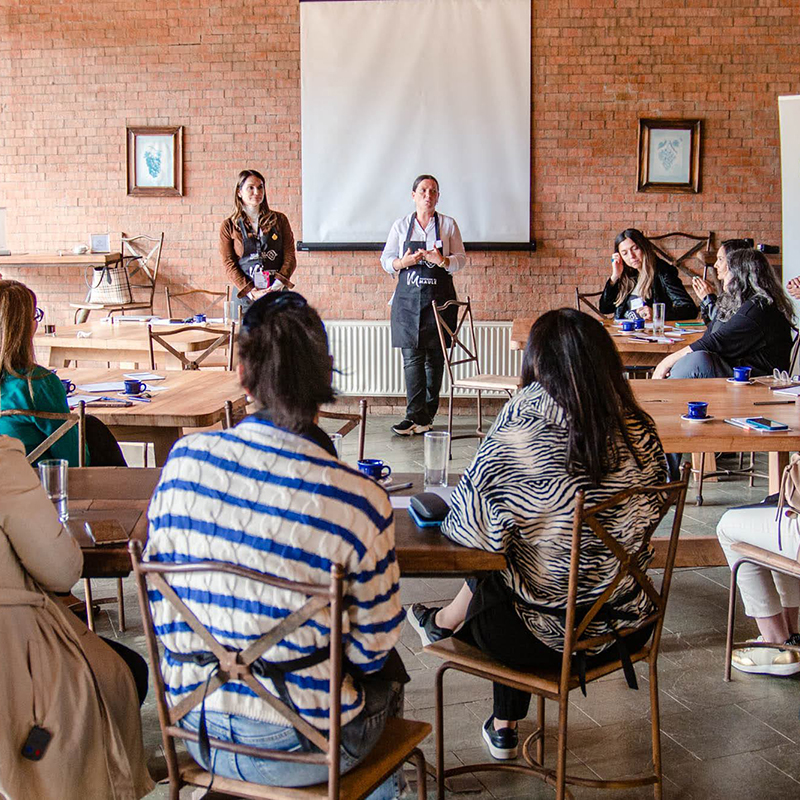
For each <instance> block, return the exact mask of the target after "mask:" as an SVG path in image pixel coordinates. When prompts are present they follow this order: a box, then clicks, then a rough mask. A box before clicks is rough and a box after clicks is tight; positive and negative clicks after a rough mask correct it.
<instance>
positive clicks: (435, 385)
mask: <svg viewBox="0 0 800 800" xmlns="http://www.w3.org/2000/svg"><path fill="white" fill-rule="evenodd" d="M411 199H412V200H413V201H414V205H415V206H416V211H415V212H414V213H413V214H411V215H408V216H405V217H401V218H400V219H398V220H397V221H396V222H395V223H394V225H392V229H391V231H390V232H389V238H388V240H387V242H386V246H385V247H384V248H383V254H382V255H381V264H382V266H383V268H384V269H385V270H386V272H388V273H389V274H390V275H392V276H394V277H395V278H396V279H397V286H396V288H395V291H394V296H393V297H392V347H399V348H401V350H402V352H403V370H404V372H405V378H406V417H405V419H404V420H402V422H399V423H397V424H396V425H393V426H392V430H393V431H394V432H395V433H396V434H398V435H400V436H413V435H414V434H416V433H424V432H425V431H428V430H430V429H431V425H432V424H433V418H434V417H435V416H436V411H437V409H438V408H439V391H440V390H441V387H442V376H443V374H444V356H443V354H442V348H441V345H440V344H439V335H438V333H437V331H436V320H435V319H434V316H433V309H432V308H431V303H432V302H433V301H434V300H435V301H436V303H437V305H441V304H443V303H446V302H447V301H448V300H455V299H456V290H455V288H454V287H453V278H452V275H453V273H454V272H457V271H458V270H460V269H461V267H463V266H464V263H465V262H466V254H465V253H464V243H463V242H462V241H461V232H460V231H459V230H458V225H457V224H456V221H455V220H454V219H453V218H452V217H446V216H445V215H444V214H439V213H437V212H436V203H437V202H438V200H439V182H438V181H437V180H436V178H434V177H433V175H420V176H419V177H418V178H417V179H416V180H415V181H414V185H413V187H412V191H411ZM457 313H458V309H457V308H455V307H454V308H449V309H447V311H446V312H445V319H446V320H447V323H448V325H450V326H451V327H453V326H454V325H455V320H456V316H457ZM448 343H449V342H448Z"/></svg>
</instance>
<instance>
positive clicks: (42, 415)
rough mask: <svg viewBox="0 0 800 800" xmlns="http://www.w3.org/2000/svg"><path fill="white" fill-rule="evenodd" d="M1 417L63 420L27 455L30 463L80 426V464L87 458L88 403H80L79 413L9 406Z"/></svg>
mask: <svg viewBox="0 0 800 800" xmlns="http://www.w3.org/2000/svg"><path fill="white" fill-rule="evenodd" d="M0 417H34V418H35V419H53V420H62V421H63V424H61V425H59V426H58V428H56V429H55V430H54V431H53V432H52V433H51V434H50V435H49V436H48V437H47V438H46V439H45V440H44V441H43V442H42V443H41V444H40V445H37V446H36V447H34V449H33V450H31V452H30V453H28V455H27V456H26V458H27V459H28V463H29V464H33V463H34V462H35V461H37V460H38V459H40V458H41V457H42V456H43V455H44V454H45V453H46V452H47V451H48V450H49V449H50V448H51V447H52V446H53V445H54V444H55V443H56V442H57V441H58V440H59V439H61V438H62V437H63V436H64V435H65V434H67V433H68V432H69V431H71V430H72V429H73V428H74V427H75V426H76V425H77V426H78V466H80V467H82V466H83V465H84V462H85V460H86V403H84V402H83V401H81V402H80V403H78V407H77V413H76V412H74V411H72V412H70V411H64V412H60V411H34V410H31V409H28V408H9V409H6V410H5V411H0Z"/></svg>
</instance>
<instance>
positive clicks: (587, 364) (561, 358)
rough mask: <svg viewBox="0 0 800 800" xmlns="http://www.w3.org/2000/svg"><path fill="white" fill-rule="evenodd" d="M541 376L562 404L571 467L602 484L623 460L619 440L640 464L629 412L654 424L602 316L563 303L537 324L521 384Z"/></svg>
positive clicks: (572, 472) (572, 471)
mask: <svg viewBox="0 0 800 800" xmlns="http://www.w3.org/2000/svg"><path fill="white" fill-rule="evenodd" d="M534 382H537V383H539V384H541V386H542V388H543V389H544V390H545V391H546V392H547V393H548V394H549V395H550V397H552V398H553V400H555V401H556V403H557V404H558V405H559V406H561V408H562V409H564V412H565V414H566V417H567V423H568V431H569V432H568V436H569V438H568V445H567V473H568V474H570V475H576V474H585V475H587V477H588V478H589V481H590V482H591V483H592V484H593V485H595V486H598V485H600V483H601V482H602V480H603V478H604V477H605V476H606V475H607V474H608V473H609V472H612V471H613V470H614V469H616V468H617V467H618V466H619V464H620V461H621V458H622V453H621V452H620V440H621V443H622V446H624V447H625V448H626V449H627V450H629V451H630V453H631V454H632V455H633V457H634V459H635V460H636V463H637V464H638V465H639V466H640V467H641V466H642V461H641V459H640V457H639V454H638V452H637V449H636V443H635V442H634V441H633V440H632V438H631V434H630V432H629V431H628V425H629V422H630V418H631V417H633V418H634V419H637V420H639V421H640V422H641V423H643V424H644V425H646V426H647V427H649V428H652V429H653V430H654V429H655V425H654V424H653V420H652V419H651V418H650V416H649V415H648V414H647V413H645V412H644V411H643V410H642V409H641V408H640V407H639V404H638V403H637V402H636V398H635V397H634V396H633V392H632V390H631V387H630V384H629V382H628V381H626V380H625V378H624V377H623V374H622V360H621V359H620V356H619V351H618V350H617V348H616V347H615V346H614V343H613V341H612V340H611V337H610V336H609V335H608V333H606V331H605V329H604V328H603V325H602V323H601V322H600V321H599V320H596V319H594V317H590V316H589V315H588V314H584V313H583V312H582V311H576V310H575V309H574V308H559V309H557V310H555V311H548V312H547V313H545V314H542V316H541V317H539V319H537V320H536V322H535V323H534V324H533V327H532V328H531V332H530V334H529V336H528V343H527V345H526V347H525V354H524V356H523V360H522V385H523V386H529V385H530V384H531V383H534Z"/></svg>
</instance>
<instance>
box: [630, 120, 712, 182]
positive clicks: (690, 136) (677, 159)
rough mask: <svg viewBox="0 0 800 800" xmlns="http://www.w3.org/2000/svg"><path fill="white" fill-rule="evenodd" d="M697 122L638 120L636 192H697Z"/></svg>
mask: <svg viewBox="0 0 800 800" xmlns="http://www.w3.org/2000/svg"><path fill="white" fill-rule="evenodd" d="M701 134H702V121H701V120H699V119H640V120H639V163H638V165H637V170H636V188H637V191H639V192H689V193H692V194H697V193H698V192H699V191H700V138H701Z"/></svg>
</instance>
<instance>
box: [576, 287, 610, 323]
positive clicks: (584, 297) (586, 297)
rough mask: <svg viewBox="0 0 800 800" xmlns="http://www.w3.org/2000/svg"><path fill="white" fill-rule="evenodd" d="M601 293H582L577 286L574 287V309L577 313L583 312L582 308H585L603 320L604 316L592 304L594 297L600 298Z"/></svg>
mask: <svg viewBox="0 0 800 800" xmlns="http://www.w3.org/2000/svg"><path fill="white" fill-rule="evenodd" d="M602 296H603V293H602V292H582V291H581V290H580V289H579V288H578V287H577V286H576V287H575V308H577V309H578V311H583V310H584V309H583V308H582V306H586V308H588V309H589V310H590V311H592V312H594V313H595V314H596V315H597V316H598V317H600V319H605V318H606V316H607V315H606V314H603V313H602V312H601V311H600V309H599V308H598V307H597V306H596V305H595V304H594V303H593V302H592V299H593V298H595V297H602Z"/></svg>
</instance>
